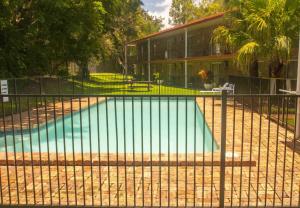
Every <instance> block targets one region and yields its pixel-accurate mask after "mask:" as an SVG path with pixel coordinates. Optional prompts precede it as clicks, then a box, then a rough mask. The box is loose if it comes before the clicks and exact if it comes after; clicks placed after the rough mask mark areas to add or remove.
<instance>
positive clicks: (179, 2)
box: [170, 0, 224, 24]
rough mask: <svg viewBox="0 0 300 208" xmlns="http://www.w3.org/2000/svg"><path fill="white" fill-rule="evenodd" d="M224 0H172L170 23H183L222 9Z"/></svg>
mask: <svg viewBox="0 0 300 208" xmlns="http://www.w3.org/2000/svg"><path fill="white" fill-rule="evenodd" d="M223 4H224V0H202V1H200V2H198V1H195V0H173V1H172V5H171V9H170V17H171V19H170V23H172V24H185V23H187V22H190V21H192V20H195V19H198V18H201V17H204V16H207V15H211V14H215V13H218V12H222V11H224V5H223Z"/></svg>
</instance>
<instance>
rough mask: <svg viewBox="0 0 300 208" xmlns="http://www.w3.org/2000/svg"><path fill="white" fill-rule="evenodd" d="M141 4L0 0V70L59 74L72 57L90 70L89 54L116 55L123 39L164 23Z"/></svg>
mask: <svg viewBox="0 0 300 208" xmlns="http://www.w3.org/2000/svg"><path fill="white" fill-rule="evenodd" d="M141 6H142V3H141V1H140V0H114V1H111V0H55V1H54V0H26V1H24V0H1V1H0V76H2V77H4V76H5V77H7V76H15V77H17V76H24V75H45V74H57V73H60V72H61V71H65V70H66V68H67V66H68V63H70V62H74V63H76V64H77V65H78V66H80V67H81V68H82V69H85V70H83V73H84V74H86V72H87V65H88V63H89V61H90V60H91V59H93V58H96V59H98V58H99V57H106V56H107V54H108V53H109V56H118V55H120V54H121V52H122V48H121V47H120V46H121V45H123V44H124V41H125V40H127V39H131V38H136V37H139V36H140V35H144V33H145V32H153V31H157V30H159V29H160V27H161V21H160V20H156V19H154V18H153V17H150V16H149V15H148V14H147V13H145V11H144V10H143V9H142V7H141ZM110 49H111V50H110ZM108 50H110V51H108Z"/></svg>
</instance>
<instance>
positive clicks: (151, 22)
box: [101, 0, 162, 72]
mask: <svg viewBox="0 0 300 208" xmlns="http://www.w3.org/2000/svg"><path fill="white" fill-rule="evenodd" d="M118 13H119V15H118V16H117V17H115V18H114V19H113V20H112V25H113V28H112V29H111V30H110V31H108V32H107V34H105V36H103V37H102V41H101V42H102V43H103V45H102V53H101V62H102V63H109V64H110V65H113V66H114V68H115V71H119V72H120V71H122V70H123V69H124V65H125V64H124V61H125V57H124V50H125V49H124V46H125V43H127V42H129V41H132V40H134V39H137V38H140V37H143V36H145V35H148V34H150V33H153V32H158V31H159V30H160V29H161V28H162V19H160V18H155V17H153V16H151V15H149V14H148V13H147V12H146V11H145V10H144V9H143V8H142V2H141V1H139V0H126V1H123V2H122V4H120V5H119V8H118ZM122 66H123V69H122Z"/></svg>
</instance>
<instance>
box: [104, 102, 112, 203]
mask: <svg viewBox="0 0 300 208" xmlns="http://www.w3.org/2000/svg"><path fill="white" fill-rule="evenodd" d="M105 116H106V142H107V164H108V165H107V174H108V176H107V183H108V206H109V207H110V205H111V196H110V194H111V190H110V155H109V125H108V123H109V122H108V101H107V97H105Z"/></svg>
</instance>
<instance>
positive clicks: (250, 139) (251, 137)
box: [248, 96, 254, 207]
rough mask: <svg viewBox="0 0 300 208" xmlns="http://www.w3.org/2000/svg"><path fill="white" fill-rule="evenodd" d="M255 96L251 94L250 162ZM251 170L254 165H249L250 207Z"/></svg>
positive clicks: (249, 189) (249, 196) (249, 191)
mask: <svg viewBox="0 0 300 208" xmlns="http://www.w3.org/2000/svg"><path fill="white" fill-rule="evenodd" d="M253 97H254V96H251V106H250V107H251V121H250V122H251V124H250V125H251V127H250V163H252V150H253V147H252V144H253V111H254V109H253ZM251 171H252V166H251V165H250V167H249V178H248V207H249V206H250V198H251V188H250V187H251Z"/></svg>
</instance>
